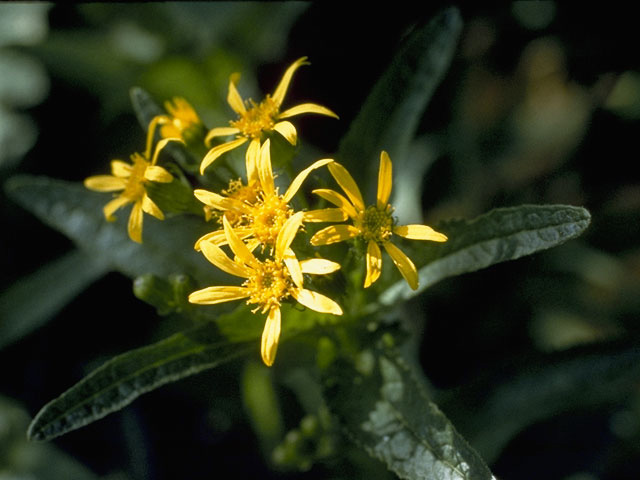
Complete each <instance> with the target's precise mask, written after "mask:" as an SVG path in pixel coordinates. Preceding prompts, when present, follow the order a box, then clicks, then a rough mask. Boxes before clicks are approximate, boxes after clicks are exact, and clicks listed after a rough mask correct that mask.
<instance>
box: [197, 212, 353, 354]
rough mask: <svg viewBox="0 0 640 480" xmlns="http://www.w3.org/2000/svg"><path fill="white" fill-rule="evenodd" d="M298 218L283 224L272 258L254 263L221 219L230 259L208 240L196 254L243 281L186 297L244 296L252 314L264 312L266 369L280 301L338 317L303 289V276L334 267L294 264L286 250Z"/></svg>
mask: <svg viewBox="0 0 640 480" xmlns="http://www.w3.org/2000/svg"><path fill="white" fill-rule="evenodd" d="M302 216H303V214H302V212H298V213H296V214H295V215H293V216H292V217H290V218H289V219H288V220H287V221H286V222H285V223H284V225H283V226H282V229H281V230H280V232H279V234H278V238H277V241H276V248H275V255H274V257H273V258H268V259H266V260H258V259H257V258H256V257H255V256H254V255H253V253H251V250H250V249H249V248H248V247H247V245H245V243H244V242H243V241H242V240H241V239H240V237H239V236H238V235H236V234H235V232H234V230H233V228H231V225H230V224H229V221H228V220H227V219H226V217H223V223H224V233H225V235H226V237H227V243H228V244H229V246H230V247H231V250H232V252H233V254H234V255H235V257H234V258H233V259H231V258H229V257H228V256H227V254H225V253H224V252H223V251H222V249H220V247H217V246H216V245H214V244H212V243H209V242H205V243H203V244H202V252H203V253H204V255H205V256H206V257H207V260H209V261H210V262H211V263H212V264H214V265H215V266H217V267H218V268H220V269H221V270H223V271H225V272H227V273H230V274H231V275H235V276H237V277H241V278H245V279H246V280H245V282H244V283H243V284H242V286H239V287H238V286H214V287H207V288H204V289H202V290H198V291H195V292H193V293H191V294H190V295H189V301H190V302H191V303H197V304H203V305H214V304H217V303H222V302H229V301H232V300H240V299H243V298H246V299H247V304H249V305H251V304H253V305H256V308H255V309H254V310H253V312H254V313H255V312H256V311H258V310H260V312H261V313H263V314H264V313H267V320H266V323H265V326H264V330H263V332H262V341H261V346H260V351H261V354H262V360H263V361H264V363H265V364H266V365H267V366H271V365H273V362H274V360H275V358H276V352H277V349H278V341H279V339H280V320H281V313H280V305H281V304H282V302H283V301H285V300H287V299H289V298H290V297H293V298H294V299H296V300H297V301H298V302H299V303H300V304H302V305H304V306H305V307H308V308H310V309H312V310H315V311H316V312H321V313H331V314H334V315H342V309H341V308H340V305H338V304H337V303H336V302H334V301H333V300H331V299H330V298H328V297H326V296H324V295H322V294H320V293H317V292H314V291H311V290H307V289H305V288H303V277H302V274H303V273H308V274H315V275H323V274H327V273H331V272H334V271H336V270H338V269H339V268H340V265H338V264H337V263H335V262H331V261H330V260H324V259H319V258H314V259H309V260H303V261H300V262H299V261H298V260H297V258H296V257H295V255H294V253H293V251H292V250H291V248H290V246H291V242H292V241H293V239H294V238H295V236H296V234H297V232H298V229H299V228H300V225H302Z"/></svg>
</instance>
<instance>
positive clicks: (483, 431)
mask: <svg viewBox="0 0 640 480" xmlns="http://www.w3.org/2000/svg"><path fill="white" fill-rule="evenodd" d="M639 382H640V346H638V345H637V344H632V343H628V342H625V343H623V342H614V343H611V344H604V345H596V346H587V347H579V348H575V349H572V350H569V351H565V352H560V353H555V354H549V355H546V356H544V357H542V358H540V357H538V358H522V359H517V360H512V361H510V362H509V363H508V364H506V365H501V366H500V368H499V371H496V372H493V373H491V374H489V375H486V376H485V377H483V378H481V379H479V380H478V381H476V382H473V383H471V384H469V385H466V386H463V387H461V388H460V389H457V390H455V391H451V392H448V393H447V394H446V397H447V398H446V399H445V398H443V399H442V400H441V402H440V404H441V406H442V408H443V410H445V411H446V412H450V413H449V415H450V417H451V418H452V420H453V421H454V422H455V424H456V426H457V427H458V429H459V430H460V431H461V432H463V433H464V434H465V435H466V438H467V439H468V440H469V442H471V444H473V446H474V447H475V448H477V449H478V450H479V451H480V452H481V453H482V455H483V456H484V458H485V459H486V460H487V461H492V460H493V459H495V458H497V456H498V455H499V454H500V452H501V451H502V449H503V448H504V446H505V445H506V444H507V442H508V441H509V440H510V439H511V438H513V437H514V436H515V435H516V434H518V433H519V432H521V431H522V430H523V429H524V428H526V427H528V426H530V425H532V424H534V423H535V422H538V421H542V420H545V419H549V418H552V417H554V416H556V415H560V414H562V413H564V412H575V411H579V410H581V409H588V408H597V407H601V406H602V405H606V404H611V403H615V402H620V401H623V399H625V398H627V397H628V396H629V395H631V394H632V392H634V391H636V390H637V385H638V383H639ZM504 412H509V414H508V415H505V413H504Z"/></svg>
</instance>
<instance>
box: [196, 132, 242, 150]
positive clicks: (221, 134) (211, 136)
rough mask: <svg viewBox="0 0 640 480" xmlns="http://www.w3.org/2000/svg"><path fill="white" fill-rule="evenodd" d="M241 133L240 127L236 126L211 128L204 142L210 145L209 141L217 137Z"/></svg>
mask: <svg viewBox="0 0 640 480" xmlns="http://www.w3.org/2000/svg"><path fill="white" fill-rule="evenodd" d="M236 133H240V129H238V128H236V127H216V128H212V129H211V130H209V133H207V136H206V137H205V139H204V143H205V144H206V145H207V146H208V145H209V142H210V141H211V140H212V139H214V138H216V137H226V136H229V135H235V134H236Z"/></svg>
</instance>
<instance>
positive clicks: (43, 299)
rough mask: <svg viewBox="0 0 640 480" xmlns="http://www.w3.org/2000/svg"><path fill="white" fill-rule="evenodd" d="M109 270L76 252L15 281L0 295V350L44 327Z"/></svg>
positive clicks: (95, 259) (92, 258) (95, 260)
mask: <svg viewBox="0 0 640 480" xmlns="http://www.w3.org/2000/svg"><path fill="white" fill-rule="evenodd" d="M108 270H109V267H108V266H107V265H106V264H105V263H103V262H100V261H99V259H98V258H95V257H91V256H89V255H86V254H85V253H83V252H81V251H78V250H75V251H73V252H71V253H67V254H66V255H64V256H63V257H61V258H59V259H57V260H54V261H52V262H51V263H49V264H47V265H44V266H43V267H41V268H40V269H39V270H38V271H36V272H35V273H33V274H31V275H29V276H27V277H24V278H21V279H19V280H18V281H16V282H15V283H14V284H13V285H11V287H9V288H8V289H7V290H5V291H4V292H2V294H1V295H0V319H2V320H1V321H0V349H2V348H3V347H5V346H7V345H10V344H11V343H13V342H15V341H17V340H19V339H21V338H22V337H24V336H26V335H28V334H29V333H31V332H32V331H34V330H36V329H38V328H39V327H41V326H43V325H44V324H45V323H46V322H47V321H49V320H50V319H51V318H53V317H54V316H55V314H56V313H58V311H59V310H60V309H62V307H64V306H65V305H66V304H67V303H68V302H69V301H70V300H71V299H73V298H74V297H75V296H76V295H77V294H78V293H80V292H81V291H82V290H84V289H85V288H86V287H87V286H88V285H89V284H90V283H91V282H93V281H94V280H96V279H98V278H99V277H101V276H102V275H104V274H105V273H106V272H107V271H108ZM43 292H46V294H42V293H43ZM34 296H35V297H37V301H35V302H34V301H33V300H34Z"/></svg>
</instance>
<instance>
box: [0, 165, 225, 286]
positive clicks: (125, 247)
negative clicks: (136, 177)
mask: <svg viewBox="0 0 640 480" xmlns="http://www.w3.org/2000/svg"><path fill="white" fill-rule="evenodd" d="M6 190H7V194H8V195H9V196H10V197H11V198H12V199H13V200H15V201H16V202H17V203H18V204H20V205H21V206H23V207H24V208H26V209H27V210H29V211H30V212H32V213H33V214H34V215H36V216H37V217H38V218H39V219H40V220H42V222H44V223H45V224H47V225H49V226H51V227H53V228H55V229H56V230H59V231H61V232H62V233H64V234H65V235H67V236H68V237H69V238H71V239H72V240H73V241H74V242H75V243H76V244H77V245H78V246H79V247H80V248H82V249H83V250H85V251H86V253H87V254H88V255H90V256H91V257H92V259H94V260H95V261H97V262H105V263H107V264H108V265H110V266H111V267H112V268H114V269H116V270H118V271H120V272H122V273H124V274H126V275H128V276H129V277H131V278H134V277H137V276H139V275H142V274H145V273H152V274H155V275H159V276H161V277H168V276H169V275H171V274H173V273H188V274H189V275H191V276H192V277H193V278H194V279H195V280H196V281H197V282H198V283H199V284H200V285H211V284H212V283H213V282H216V281H220V279H221V278H226V277H223V276H222V275H223V274H221V272H220V271H219V270H218V269H216V268H215V267H214V266H212V265H211V264H210V263H209V262H207V260H206V259H205V258H204V256H203V255H202V254H200V253H198V252H196V251H195V250H194V249H193V245H194V243H195V241H196V240H197V239H198V238H200V236H202V235H204V234H205V233H207V232H208V231H210V230H211V227H210V226H207V224H205V223H204V222H203V221H202V220H201V219H199V218H197V217H195V216H187V215H181V216H175V217H170V218H166V220H164V221H159V220H156V219H155V218H153V217H151V216H149V215H145V216H144V229H143V234H142V239H143V242H144V243H142V244H137V243H135V242H133V241H131V239H130V238H129V236H128V234H127V220H128V217H129V212H130V209H131V207H130V206H127V207H124V208H123V209H121V210H119V211H118V212H116V216H117V221H116V222H107V221H106V220H105V218H104V215H103V213H102V208H103V207H104V205H105V204H106V203H107V202H108V201H109V200H110V198H111V196H110V195H108V194H103V193H98V192H92V191H90V190H88V189H86V188H85V187H84V186H83V185H82V184H79V183H72V182H66V181H62V180H54V179H51V178H46V177H32V176H17V177H13V178H11V179H10V180H9V181H8V182H7V184H6Z"/></svg>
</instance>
